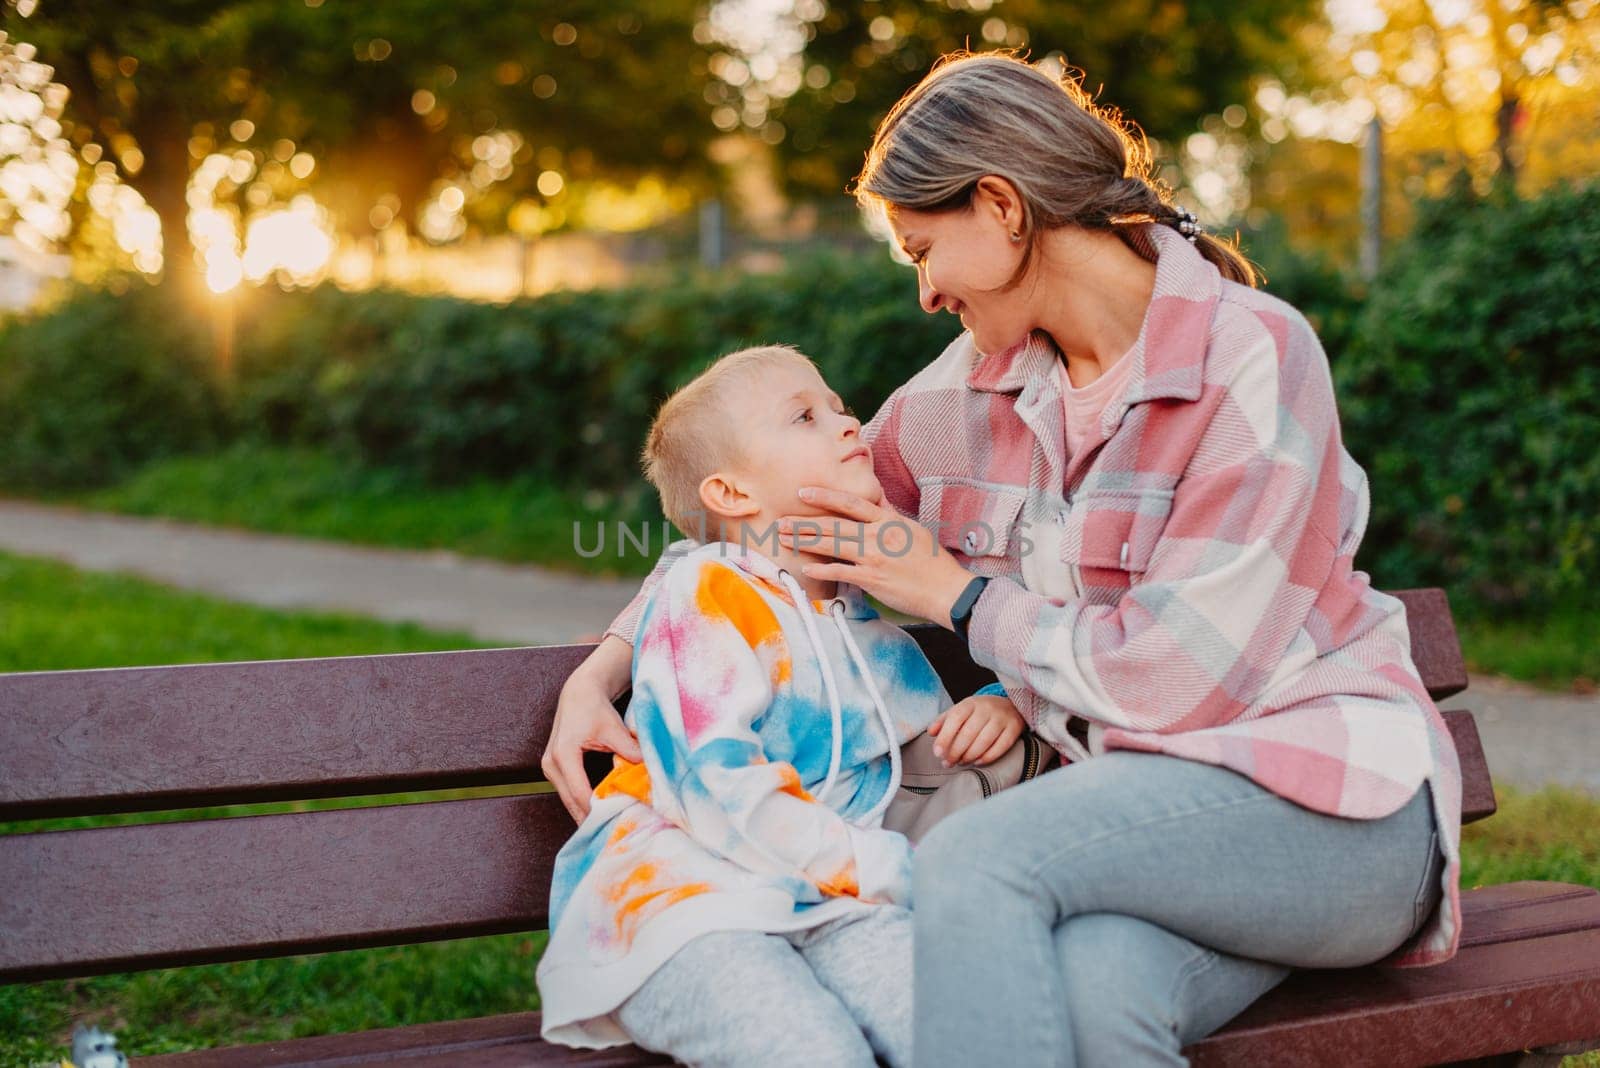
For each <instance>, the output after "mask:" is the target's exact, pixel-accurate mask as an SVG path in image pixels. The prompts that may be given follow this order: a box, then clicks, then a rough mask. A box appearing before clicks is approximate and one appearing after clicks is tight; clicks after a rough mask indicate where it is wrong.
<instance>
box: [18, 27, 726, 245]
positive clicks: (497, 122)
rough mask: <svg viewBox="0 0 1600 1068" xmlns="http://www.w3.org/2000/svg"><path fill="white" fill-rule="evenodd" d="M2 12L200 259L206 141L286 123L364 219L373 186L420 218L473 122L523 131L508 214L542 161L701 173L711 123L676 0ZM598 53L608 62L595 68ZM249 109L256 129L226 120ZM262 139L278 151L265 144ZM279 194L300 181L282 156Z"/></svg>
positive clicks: (503, 187)
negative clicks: (195, 217)
mask: <svg viewBox="0 0 1600 1068" xmlns="http://www.w3.org/2000/svg"><path fill="white" fill-rule="evenodd" d="M12 6H13V5H12V4H11V3H9V2H8V3H7V4H6V5H4V6H0V29H5V30H7V31H9V32H11V33H12V34H13V35H15V36H17V37H18V38H19V39H21V40H25V41H27V42H29V43H31V44H33V45H35V46H36V47H37V48H38V51H39V56H38V58H39V61H40V62H43V63H47V64H50V65H51V66H53V67H54V68H55V74H54V77H55V80H56V81H57V82H59V83H61V84H63V85H65V86H67V88H68V89H70V90H71V97H70V99H69V101H68V104H67V110H66V114H67V118H68V119H70V120H72V121H73V123H74V127H73V129H72V130H71V138H72V140H73V141H74V143H75V144H78V145H81V144H83V143H85V142H86V141H89V140H91V139H92V140H94V141H96V142H98V143H100V144H101V145H103V146H104V147H105V148H106V150H107V155H106V158H107V159H109V160H112V161H114V162H115V164H116V166H117V168H118V171H119V174H120V175H121V177H122V178H123V180H124V181H126V182H127V183H128V184H130V185H132V186H133V187H134V188H135V189H138V190H139V191H140V193H142V194H143V195H144V197H145V199H146V200H147V201H148V202H149V204H150V205H151V207H153V208H155V209H156V211H157V212H158V213H159V214H160V215H161V217H162V232H163V237H164V240H165V245H166V250H167V257H168V262H169V263H179V264H185V263H187V262H188V249H189V242H188V235H187V232H186V230H185V227H184V216H185V213H186V211H187V205H186V203H185V199H184V196H185V188H186V186H187V184H188V180H189V176H190V172H191V171H192V169H193V167H194V166H195V165H196V164H197V163H198V161H199V158H200V157H201V156H203V155H204V154H205V152H207V151H228V150H230V149H233V148H238V147H240V142H243V143H244V144H246V145H248V146H253V147H255V148H256V149H257V150H258V151H259V150H260V149H262V148H263V147H265V148H267V149H271V148H272V146H273V145H274V143H275V142H276V141H277V140H278V139H283V138H287V139H289V140H291V141H293V142H294V143H295V145H296V147H297V149H298V150H304V151H309V152H311V153H312V154H313V156H314V157H315V158H316V160H317V164H318V167H319V168H320V173H319V174H318V175H317V179H318V184H317V191H318V196H319V199H320V200H321V201H322V202H323V203H325V204H327V205H328V206H329V207H330V208H332V209H333V210H334V211H335V212H336V213H338V214H340V215H342V216H343V217H344V218H345V219H346V220H347V222H348V223H351V224H353V225H352V230H353V232H356V233H368V232H370V231H369V230H367V228H366V227H365V225H364V224H365V222H366V220H367V217H368V211H369V209H370V208H371V206H372V205H373V203H374V202H376V201H377V200H378V199H379V198H380V197H384V196H386V195H389V196H393V197H394V198H395V200H396V201H397V203H398V204H399V209H398V212H397V214H400V215H401V216H403V217H405V218H408V219H410V218H412V217H413V216H414V212H415V209H416V208H417V206H418V204H419V203H420V202H421V200H422V199H423V198H424V197H425V195H426V194H427V192H428V190H429V187H430V186H431V184H432V183H433V182H434V180H435V179H437V178H440V177H450V176H452V175H455V174H459V173H465V172H467V171H469V170H470V169H471V168H472V167H473V166H474V164H475V160H474V155H473V140H474V138H475V137H476V136H478V135H480V134H483V133H487V132H489V131H491V130H496V129H502V130H520V131H523V133H524V135H525V138H526V141H527V143H526V145H525V147H524V149H523V154H522V157H521V158H519V159H518V160H517V161H516V162H517V163H518V164H523V165H522V166H518V167H517V168H516V169H515V171H514V172H513V173H512V175H511V176H510V177H509V178H508V179H506V180H505V181H504V182H501V183H499V184H498V185H496V187H495V189H494V191H493V195H492V196H491V197H490V200H491V201H492V202H493V206H494V207H495V209H496V210H497V212H498V214H499V217H500V219H501V220H502V222H503V220H504V217H505V214H506V213H507V212H508V211H509V210H510V208H511V206H512V204H513V202H514V201H515V200H516V199H517V198H518V197H525V196H531V197H533V198H534V199H536V200H537V199H539V195H538V194H537V193H536V192H535V191H534V183H535V181H536V179H537V177H538V175H539V173H540V171H541V169H545V168H549V167H552V166H558V167H560V169H561V170H562V171H564V172H565V173H566V174H567V175H568V176H569V178H574V179H577V180H579V181H582V180H584V179H586V178H589V177H591V176H593V175H595V174H598V173H605V174H607V175H616V176H622V175H635V176H636V175H639V174H642V173H645V172H667V173H671V174H672V175H674V177H675V178H677V180H679V181H692V180H695V179H696V177H697V176H698V177H699V178H701V179H703V178H704V177H705V176H706V174H708V173H709V167H708V165H707V164H706V163H705V159H704V147H705V145H706V143H707V142H708V141H709V140H710V139H711V138H713V137H715V136H716V135H717V130H716V129H715V127H713V126H712V125H711V123H710V121H709V120H708V118H707V112H708V106H707V104H706V103H705V101H704V100H703V99H702V98H701V85H702V83H703V82H704V80H705V78H706V73H705V72H706V57H707V55H708V52H707V50H706V49H705V47H704V46H702V45H700V44H698V43H697V42H696V41H695V38H694V25H695V21H696V18H695V16H696V11H695V6H694V5H693V4H689V3H685V2H683V0H625V2H623V3H616V2H612V0H575V2H570V3H567V4H564V5H562V7H561V8H560V9H559V10H552V9H550V8H547V7H544V6H542V5H541V6H535V7H530V6H529V5H525V4H506V3H499V2H490V0H455V2H454V3H451V4H440V3H437V2H436V0H390V2H388V3H384V4H362V5H352V4H345V3H322V2H317V3H298V2H296V3H284V2H281V0H131V2H121V3H117V4H106V3H102V2H100V0H39V3H38V6H37V9H36V10H34V11H33V13H32V14H31V15H30V16H29V17H27V18H23V17H21V16H19V15H17V14H16V13H15V12H14V11H12V10H11V7H12ZM597 71H603V74H600V75H598V76H597ZM240 120H243V121H244V122H246V123H248V127H247V129H248V130H249V133H248V135H247V136H246V137H244V138H242V139H236V138H234V137H233V136H232V135H231V134H230V128H231V127H232V125H233V124H234V123H235V122H237V121H240ZM268 158H270V157H268ZM274 174H275V175H276V179H277V184H278V185H280V186H283V188H282V189H279V190H278V191H277V192H278V194H279V196H280V197H281V198H283V199H287V198H286V197H284V196H283V194H284V193H286V192H288V191H291V190H292V188H294V187H296V186H297V185H298V184H299V183H297V182H296V181H295V180H294V179H293V178H292V177H291V176H290V175H289V173H288V172H287V171H286V170H284V169H283V167H282V166H281V165H280V166H278V167H277V168H276V169H275V171H274Z"/></svg>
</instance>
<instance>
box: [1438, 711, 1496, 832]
mask: <svg viewBox="0 0 1600 1068" xmlns="http://www.w3.org/2000/svg"><path fill="white" fill-rule="evenodd" d="M1443 715H1444V725H1445V726H1446V727H1449V728H1450V737H1451V738H1452V739H1453V740H1454V741H1455V744H1456V757H1457V759H1459V760H1460V762H1461V822H1462V823H1474V822H1476V821H1477V820H1482V819H1488V818H1489V817H1490V816H1493V815H1494V814H1495V807H1496V806H1495V799H1494V783H1493V781H1491V779H1490V778H1489V762H1488V760H1487V758H1485V756H1484V755H1483V742H1482V741H1481V740H1479V738H1478V723H1477V721H1476V720H1474V719H1473V718H1472V713H1471V712H1466V711H1462V710H1459V709H1451V710H1449V711H1446V712H1444V713H1443Z"/></svg>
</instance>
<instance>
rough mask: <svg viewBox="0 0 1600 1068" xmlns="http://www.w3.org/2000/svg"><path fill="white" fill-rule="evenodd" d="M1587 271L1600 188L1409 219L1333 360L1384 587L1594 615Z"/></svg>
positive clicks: (1599, 401) (1442, 204)
mask: <svg viewBox="0 0 1600 1068" xmlns="http://www.w3.org/2000/svg"><path fill="white" fill-rule="evenodd" d="M1597 272H1600V187H1590V188H1587V189H1570V188H1558V189H1555V190H1553V191H1551V192H1549V193H1547V194H1545V195H1544V196H1541V197H1539V198H1537V199H1532V200H1516V199H1513V198H1512V197H1510V196H1509V195H1506V193H1505V192H1504V191H1499V192H1496V193H1494V194H1492V195H1490V196H1488V197H1484V198H1479V197H1477V196H1475V195H1474V194H1472V193H1470V192H1467V191H1463V192H1459V193H1457V194H1456V195H1454V196H1452V197H1450V198H1447V199H1444V200H1440V201H1435V202H1431V203H1427V204H1424V205H1421V206H1420V207H1419V210H1418V223H1417V227H1416V230H1415V231H1414V232H1413V233H1412V235H1411V236H1410V237H1409V238H1408V239H1407V241H1406V242H1405V243H1404V244H1403V245H1401V246H1399V247H1398V248H1397V249H1396V250H1395V252H1394V254H1393V256H1392V258H1391V260H1390V261H1389V263H1388V264H1387V266H1386V267H1385V268H1384V270H1383V272H1382V273H1381V274H1380V276H1379V277H1378V278H1377V280H1376V281H1375V282H1374V284H1373V287H1372V293H1371V296H1370V298H1369V299H1368V300H1367V302H1366V305H1365V307H1364V308H1363V309H1362V312H1361V315H1360V319H1359V322H1358V323H1357V324H1356V327H1355V332H1354V335H1353V337H1352V338H1351V341H1350V343H1349V344H1348V346H1347V347H1346V348H1345V349H1344V350H1343V351H1342V352H1339V353H1337V354H1336V355H1335V358H1334V361H1333V369H1334V374H1335V378H1336V380H1337V382H1338V386H1339V396H1340V401H1341V406H1342V414H1343V419H1344V429H1345V439H1346V442H1347V444H1348V446H1349V448H1350V450H1351V452H1352V453H1353V454H1354V455H1355V457H1356V459H1357V460H1358V461H1360V462H1361V464H1362V465H1363V466H1364V467H1365V468H1366V470H1367V473H1368V475H1369V477H1370V479H1371V485H1372V502H1373V507H1372V518H1371V523H1370V526H1369V528H1368V534H1367V541H1366V549H1365V550H1364V553H1363V558H1362V559H1363V561H1364V566H1365V567H1366V569H1367V570H1369V571H1371V572H1373V573H1374V574H1377V575H1380V576H1382V581H1383V582H1384V583H1385V584H1387V585H1390V586H1401V585H1411V584H1419V585H1436V584H1437V585H1444V586H1446V587H1447V588H1449V589H1450V590H1451V591H1452V593H1453V594H1456V595H1463V596H1465V598H1466V599H1467V600H1469V601H1474V602H1478V603H1479V604H1482V605H1485V606H1493V607H1494V608H1496V609H1497V610H1501V611H1504V610H1507V609H1524V610H1533V609H1539V608H1543V607H1548V606H1549V605H1550V604H1552V603H1554V602H1558V601H1569V600H1577V601H1581V602H1582V603H1586V604H1591V605H1592V604H1596V603H1600V590H1597V588H1596V586H1595V583H1594V577H1595V576H1596V575H1597V574H1600V510H1597V509H1596V508H1595V501H1596V500H1597V499H1600V366H1597V365H1596V362H1595V360H1594V351H1595V341H1594V339H1595V337H1596V336H1600V295H1597V293H1596V291H1595V287H1594V279H1595V277H1596V275H1597Z"/></svg>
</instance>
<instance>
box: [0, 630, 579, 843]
mask: <svg viewBox="0 0 1600 1068" xmlns="http://www.w3.org/2000/svg"><path fill="white" fill-rule="evenodd" d="M590 648H591V647H590V646H587V645H560V646H544V647H538V648H526V649H487V650H463V651H458V652H448V653H409V654H397V655H389V656H355V657H335V658H328V659H320V660H288V661H260V662H251V663H238V664H191V665H182V666H176V667H156V668H116V669H105V670H98V671H61V672H34V673H27V674H14V675H0V723H4V724H5V725H6V744H5V745H4V746H3V747H0V819H39V818H43V817H47V816H66V815H81V814H98V813H106V812H132V811H148V810H155V809H162V808H167V809H172V808H194V807H201V806H206V805H217V804H242V803H247V802H254V801H277V800H295V799H302V798H311V797H341V796H351V795H359V794H378V793H393V792H402V791H411V790H429V789H444V788H449V787H456V786H484V785H494V784H500V783H514V782H528V781H534V780H538V779H542V778H543V776H542V775H541V774H540V772H539V755H540V754H541V753H542V752H543V751H544V744H545V741H546V739H547V738H548V736H549V729H550V721H551V717H552V716H553V714H554V710H555V704H556V698H557V697H558V695H559V694H560V691H561V686H562V683H564V682H565V681H566V678H567V676H568V675H569V674H570V673H571V671H572V669H573V668H575V667H576V666H577V665H578V664H579V663H580V662H581V661H582V660H583V658H584V657H585V656H587V655H588V653H589V650H590Z"/></svg>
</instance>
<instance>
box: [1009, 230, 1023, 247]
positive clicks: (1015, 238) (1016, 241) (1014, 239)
mask: <svg viewBox="0 0 1600 1068" xmlns="http://www.w3.org/2000/svg"><path fill="white" fill-rule="evenodd" d="M1011 243H1012V244H1013V245H1020V244H1022V235H1021V234H1019V233H1017V232H1016V231H1015V230H1013V231H1011Z"/></svg>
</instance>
